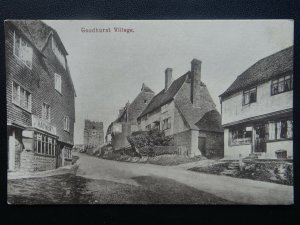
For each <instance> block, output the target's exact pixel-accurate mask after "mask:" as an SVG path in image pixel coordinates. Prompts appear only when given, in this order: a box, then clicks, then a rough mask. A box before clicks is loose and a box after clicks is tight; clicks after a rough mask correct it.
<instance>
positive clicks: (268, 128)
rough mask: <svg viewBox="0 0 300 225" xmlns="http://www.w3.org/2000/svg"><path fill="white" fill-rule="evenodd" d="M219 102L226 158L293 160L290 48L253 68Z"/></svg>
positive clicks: (242, 75)
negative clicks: (250, 157)
mask: <svg viewBox="0 0 300 225" xmlns="http://www.w3.org/2000/svg"><path fill="white" fill-rule="evenodd" d="M220 100H221V104H222V125H223V127H224V129H225V130H224V144H225V157H227V158H238V157H248V156H249V155H250V156H252V157H256V158H271V159H275V158H292V157H293V47H289V48H287V49H284V50H282V51H279V52H277V53H275V54H273V55H270V56H268V57H266V58H263V59H261V60H259V61H258V62H257V63H255V64H254V65H252V66H251V67H250V68H248V69H247V70H246V71H245V72H243V73H242V74H241V75H239V76H238V77H237V78H236V80H235V81H234V82H233V83H232V84H231V85H230V87H229V88H228V89H227V90H226V91H225V92H224V93H223V94H221V95H220Z"/></svg>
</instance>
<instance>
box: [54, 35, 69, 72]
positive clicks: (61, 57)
mask: <svg viewBox="0 0 300 225" xmlns="http://www.w3.org/2000/svg"><path fill="white" fill-rule="evenodd" d="M52 51H53V52H54V54H55V56H56V58H57V59H58V61H59V62H60V63H61V65H62V66H63V67H64V68H65V69H66V59H65V56H64V54H63V53H62V52H61V50H60V48H59V46H58V45H57V42H56V41H55V39H54V37H53V36H52Z"/></svg>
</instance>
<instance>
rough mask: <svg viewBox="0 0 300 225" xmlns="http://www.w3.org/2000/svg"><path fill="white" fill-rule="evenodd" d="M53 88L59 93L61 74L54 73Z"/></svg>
mask: <svg viewBox="0 0 300 225" xmlns="http://www.w3.org/2000/svg"><path fill="white" fill-rule="evenodd" d="M55 89H56V90H57V91H58V92H59V93H61V76H60V75H59V74H57V73H55Z"/></svg>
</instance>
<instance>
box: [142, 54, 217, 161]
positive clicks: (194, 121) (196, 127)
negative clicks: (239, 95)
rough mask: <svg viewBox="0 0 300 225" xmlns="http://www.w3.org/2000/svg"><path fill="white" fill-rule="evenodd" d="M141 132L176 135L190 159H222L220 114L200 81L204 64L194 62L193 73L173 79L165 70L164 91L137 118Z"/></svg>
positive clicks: (175, 138)
mask: <svg viewBox="0 0 300 225" xmlns="http://www.w3.org/2000/svg"><path fill="white" fill-rule="evenodd" d="M137 119H138V124H139V130H142V131H145V130H151V129H158V130H162V131H164V132H165V134H166V135H168V136H173V137H174V141H175V144H176V145H177V146H179V147H180V148H181V149H182V152H183V154H186V155H189V156H195V155H205V156H208V155H209V156H212V155H214V156H223V129H222V127H221V115H220V114H219V112H218V111H217V110H216V106H215V103H214V102H213V100H212V98H211V96H210V94H209V92H208V89H207V87H206V85H205V84H204V83H203V82H202V80H201V61H199V60H197V59H193V60H192V62H191V71H188V72H187V73H185V74H184V75H182V76H181V77H179V78H177V79H176V80H174V81H173V80H172V69H171V68H167V69H166V70H165V88H164V89H163V90H161V91H160V92H159V93H158V94H157V95H155V96H154V97H153V98H152V100H151V101H150V103H149V104H148V105H147V107H146V108H145V110H143V112H142V113H141V115H140V116H139V117H138V118H137Z"/></svg>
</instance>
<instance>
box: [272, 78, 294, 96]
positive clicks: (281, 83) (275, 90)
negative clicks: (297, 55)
mask: <svg viewBox="0 0 300 225" xmlns="http://www.w3.org/2000/svg"><path fill="white" fill-rule="evenodd" d="M292 89H293V76H291V75H287V76H284V77H280V78H278V79H276V80H272V85H271V95H277V94H280V93H283V92H286V91H290V90H292Z"/></svg>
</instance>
